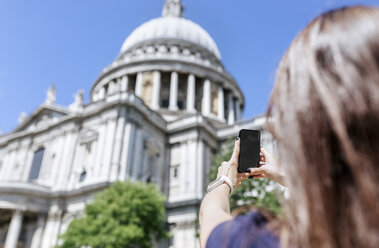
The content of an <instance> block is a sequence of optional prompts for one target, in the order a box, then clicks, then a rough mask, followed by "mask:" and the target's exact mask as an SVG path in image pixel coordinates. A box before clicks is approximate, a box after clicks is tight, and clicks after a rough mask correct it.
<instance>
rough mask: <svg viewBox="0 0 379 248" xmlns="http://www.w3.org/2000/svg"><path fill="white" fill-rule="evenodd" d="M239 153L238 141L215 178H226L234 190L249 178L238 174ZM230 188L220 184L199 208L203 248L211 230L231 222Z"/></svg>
mask: <svg viewBox="0 0 379 248" xmlns="http://www.w3.org/2000/svg"><path fill="white" fill-rule="evenodd" d="M239 152H240V141H239V140H237V141H236V142H235V144H234V150H233V154H232V157H231V158H230V160H229V161H228V162H223V163H222V164H221V166H220V167H219V168H218V173H217V178H218V177H221V176H227V177H228V178H229V179H230V180H231V181H232V183H233V186H234V188H236V187H238V186H240V185H241V182H242V181H243V180H244V179H246V178H248V177H249V173H238V172H237V167H238V155H239ZM229 196H230V188H229V186H228V185H227V184H225V183H224V184H221V185H220V186H218V187H217V188H215V189H214V190H212V191H211V192H209V193H208V194H206V195H205V197H204V198H203V200H202V202H201V206H200V214H199V220H200V245H201V247H202V248H205V246H206V243H207V240H208V237H209V235H210V234H211V232H212V230H213V229H214V228H215V227H216V226H217V225H219V224H221V223H222V222H225V221H228V220H231V219H232V218H233V217H232V215H231V214H230V206H229Z"/></svg>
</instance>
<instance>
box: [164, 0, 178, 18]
mask: <svg viewBox="0 0 379 248" xmlns="http://www.w3.org/2000/svg"><path fill="white" fill-rule="evenodd" d="M182 14H183V5H182V3H181V0H166V2H165V4H164V6H163V9H162V16H174V17H181V16H182Z"/></svg>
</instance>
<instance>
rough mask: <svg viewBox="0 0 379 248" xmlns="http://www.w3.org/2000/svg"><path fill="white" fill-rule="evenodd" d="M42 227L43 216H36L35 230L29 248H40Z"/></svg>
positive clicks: (43, 222) (43, 223)
mask: <svg viewBox="0 0 379 248" xmlns="http://www.w3.org/2000/svg"><path fill="white" fill-rule="evenodd" d="M44 225H45V216H44V215H43V214H40V215H39V216H38V221H37V228H36V230H35V231H34V234H33V238H32V244H31V246H30V247H31V248H39V247H41V241H42V233H43V227H44Z"/></svg>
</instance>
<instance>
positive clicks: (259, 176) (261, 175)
mask: <svg viewBox="0 0 379 248" xmlns="http://www.w3.org/2000/svg"><path fill="white" fill-rule="evenodd" d="M254 178H266V175H265V174H260V175H256V176H254Z"/></svg>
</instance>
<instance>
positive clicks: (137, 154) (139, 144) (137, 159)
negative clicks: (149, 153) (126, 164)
mask: <svg viewBox="0 0 379 248" xmlns="http://www.w3.org/2000/svg"><path fill="white" fill-rule="evenodd" d="M142 132H143V131H142V130H141V129H139V128H138V129H137V130H136V136H135V139H136V142H135V143H134V144H135V149H134V156H133V157H134V158H133V164H132V165H131V168H130V169H131V171H130V176H131V178H132V180H136V179H137V177H138V172H139V169H140V167H141V166H142V162H143V161H142V159H143V157H142V156H143V143H144V142H143V133H142Z"/></svg>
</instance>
